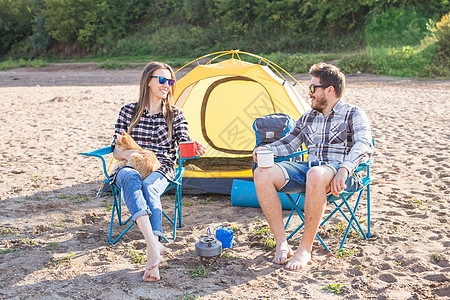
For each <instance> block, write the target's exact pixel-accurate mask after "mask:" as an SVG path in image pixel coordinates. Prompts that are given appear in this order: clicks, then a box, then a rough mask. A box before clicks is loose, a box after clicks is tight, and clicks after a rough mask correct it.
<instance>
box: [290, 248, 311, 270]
mask: <svg viewBox="0 0 450 300" xmlns="http://www.w3.org/2000/svg"><path fill="white" fill-rule="evenodd" d="M311 258H312V256H311V253H310V252H308V251H307V250H306V249H303V248H300V247H299V248H298V249H297V251H295V254H294V256H293V257H292V258H291V260H289V262H288V263H287V264H286V267H285V268H286V269H289V270H301V269H303V268H305V267H306V265H307V264H308V263H309V262H310V261H311Z"/></svg>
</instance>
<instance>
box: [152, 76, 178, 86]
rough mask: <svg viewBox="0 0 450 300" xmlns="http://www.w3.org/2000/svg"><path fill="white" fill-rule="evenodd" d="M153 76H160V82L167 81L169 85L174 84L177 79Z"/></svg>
mask: <svg viewBox="0 0 450 300" xmlns="http://www.w3.org/2000/svg"><path fill="white" fill-rule="evenodd" d="M151 78H158V81H159V84H165V83H166V81H167V83H168V84H169V86H172V85H173V84H174V83H175V80H173V79H169V78H166V77H163V76H152V77H151Z"/></svg>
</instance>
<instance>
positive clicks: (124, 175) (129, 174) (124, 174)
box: [117, 168, 142, 184]
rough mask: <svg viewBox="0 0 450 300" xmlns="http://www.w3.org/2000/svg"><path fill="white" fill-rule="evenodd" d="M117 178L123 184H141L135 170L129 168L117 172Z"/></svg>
mask: <svg viewBox="0 0 450 300" xmlns="http://www.w3.org/2000/svg"><path fill="white" fill-rule="evenodd" d="M117 175H118V177H119V176H120V178H121V179H122V181H123V182H124V184H127V183H130V182H142V177H141V175H140V174H139V172H137V171H136V170H135V169H131V168H123V169H122V170H120V171H119V174H117Z"/></svg>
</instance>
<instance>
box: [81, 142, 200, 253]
mask: <svg viewBox="0 0 450 300" xmlns="http://www.w3.org/2000/svg"><path fill="white" fill-rule="evenodd" d="M113 151H114V148H113V147H111V146H109V147H105V148H101V149H98V150H95V151H92V152H87V153H79V154H81V155H86V156H94V157H98V158H100V159H101V160H102V164H103V173H104V175H105V180H103V184H110V177H109V174H108V170H107V167H106V161H105V158H104V156H105V155H107V154H110V153H112V152H113ZM178 157H179V159H178V166H177V167H176V173H175V179H174V180H172V181H171V182H170V184H169V186H168V187H167V188H166V190H165V191H164V193H166V192H167V191H168V190H171V189H173V188H175V210H174V215H173V219H172V218H170V217H169V216H168V215H167V214H166V213H165V212H164V211H163V212H162V213H163V215H164V216H165V217H166V218H167V220H169V222H170V223H171V224H172V225H173V240H174V241H175V240H176V238H177V235H176V234H177V228H181V227H182V222H181V218H182V203H181V197H182V193H181V189H182V179H183V174H184V170H185V169H184V168H183V163H184V162H185V161H186V160H188V159H193V158H198V156H196V157H188V158H182V157H180V155H179V153H178ZM111 190H112V194H113V206H112V212H111V222H110V225H109V236H108V243H109V244H115V243H116V242H117V241H118V240H120V238H121V237H122V236H123V235H124V234H125V233H127V231H128V230H129V229H130V228H131V227H132V226H133V225H134V222H130V221H131V216H130V217H129V218H128V219H126V220H125V221H123V220H122V191H121V189H120V188H119V187H118V186H117V185H115V184H111ZM115 214H117V219H118V225H119V226H125V225H127V224H128V223H129V224H128V226H127V227H126V228H125V230H123V231H122V233H120V234H119V236H117V237H116V238H115V239H114V240H112V234H113V227H114V215H115ZM163 239H164V240H165V241H166V242H169V240H168V239H167V238H166V237H165V236H163Z"/></svg>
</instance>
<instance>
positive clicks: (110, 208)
mask: <svg viewBox="0 0 450 300" xmlns="http://www.w3.org/2000/svg"><path fill="white" fill-rule="evenodd" d="M101 206H103V207H105V208H106V210H107V211H111V210H112V205H109V204H108V202H106V201H105V202H103V203H102V204H101Z"/></svg>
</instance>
